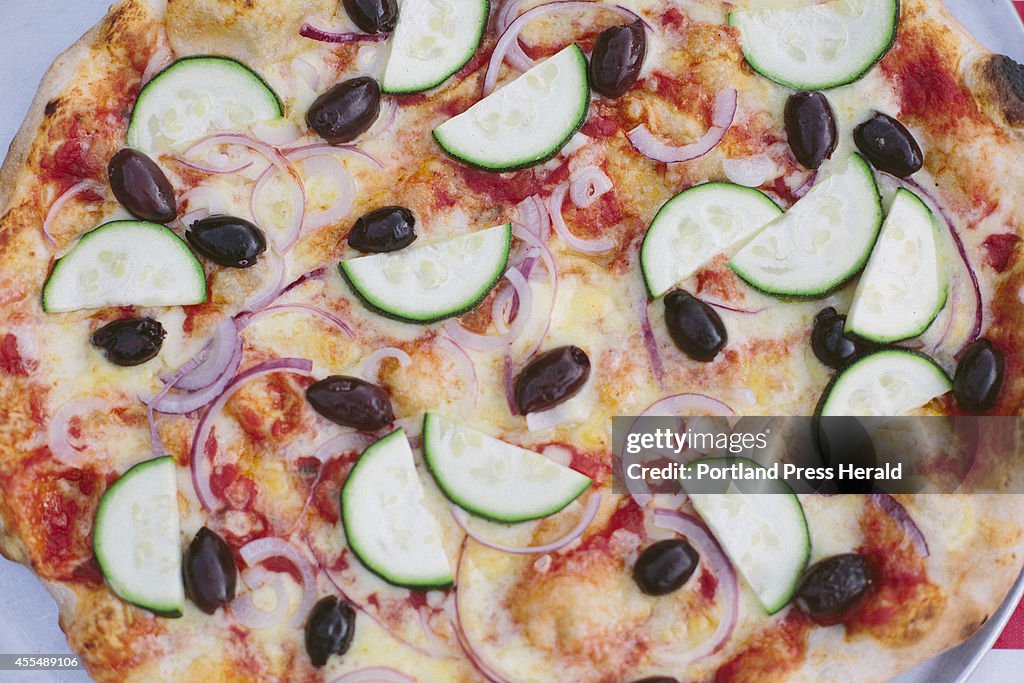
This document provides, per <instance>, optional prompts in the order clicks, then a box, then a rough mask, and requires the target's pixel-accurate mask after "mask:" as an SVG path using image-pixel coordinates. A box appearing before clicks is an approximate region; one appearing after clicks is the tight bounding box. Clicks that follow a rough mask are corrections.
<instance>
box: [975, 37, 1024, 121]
mask: <svg viewBox="0 0 1024 683" xmlns="http://www.w3.org/2000/svg"><path fill="white" fill-rule="evenodd" d="M979 75H980V77H981V81H982V85H983V88H984V89H985V91H986V92H985V93H984V94H985V95H986V96H987V97H986V99H989V100H990V103H991V104H992V105H994V106H995V107H996V108H997V109H998V110H999V111H1000V113H1002V115H1003V116H1004V117H1005V118H1006V122H1007V123H1008V124H1010V125H1011V126H1014V127H1016V128H1021V127H1024V65H1021V64H1019V63H1017V62H1015V61H1014V60H1013V59H1011V58H1009V57H1007V56H1006V55H990V56H989V57H987V58H985V59H984V60H983V61H982V63H981V65H980V69H979Z"/></svg>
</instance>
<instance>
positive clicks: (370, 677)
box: [331, 666, 416, 683]
mask: <svg viewBox="0 0 1024 683" xmlns="http://www.w3.org/2000/svg"><path fill="white" fill-rule="evenodd" d="M331 683H416V680H415V679H414V678H410V677H409V676H406V675H405V674H404V673H402V672H400V671H396V670H394V669H389V668H387V667H383V666H374V667H369V668H366V669H357V670H356V671H350V672H348V673H346V674H342V675H340V676H338V677H337V678H335V679H334V680H332V681H331Z"/></svg>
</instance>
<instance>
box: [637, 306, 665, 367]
mask: <svg viewBox="0 0 1024 683" xmlns="http://www.w3.org/2000/svg"><path fill="white" fill-rule="evenodd" d="M638 305H639V307H640V332H641V334H643V337H644V347H646V349H647V355H648V356H649V357H650V359H651V370H652V371H653V372H654V377H655V379H657V380H658V382H659V383H661V381H662V380H663V379H664V378H665V364H664V363H663V362H662V360H661V352H660V351H659V350H658V340H657V338H656V337H655V336H654V329H653V328H652V327H651V316H650V314H649V313H648V311H647V306H648V302H647V295H646V294H643V295H641V296H640V301H639V302H638Z"/></svg>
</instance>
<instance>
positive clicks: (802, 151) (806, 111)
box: [785, 90, 839, 168]
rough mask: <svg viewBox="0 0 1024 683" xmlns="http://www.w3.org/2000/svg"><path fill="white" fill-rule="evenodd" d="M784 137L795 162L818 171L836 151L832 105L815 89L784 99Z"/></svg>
mask: <svg viewBox="0 0 1024 683" xmlns="http://www.w3.org/2000/svg"><path fill="white" fill-rule="evenodd" d="M785 121H786V137H787V138H788V139H789V148H790V149H792V150H793V156H795V157H796V160H797V161H799V162H800V163H801V164H803V165H804V166H806V167H807V168H818V167H819V166H821V164H822V162H823V161H825V159H828V158H829V157H830V156H832V152H834V151H836V143H837V141H838V139H839V136H838V135H837V133H836V117H835V113H833V111H832V106H831V105H830V104H829V103H828V100H827V99H826V98H825V96H824V95H823V94H821V93H820V92H818V91H816V90H803V91H801V92H797V93H793V94H792V95H790V96H789V99H788V100H786V112H785Z"/></svg>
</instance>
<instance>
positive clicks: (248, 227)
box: [185, 216, 267, 268]
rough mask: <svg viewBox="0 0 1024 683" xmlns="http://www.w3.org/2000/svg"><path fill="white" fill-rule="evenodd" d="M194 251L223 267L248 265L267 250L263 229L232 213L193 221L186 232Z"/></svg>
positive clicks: (254, 263)
mask: <svg viewBox="0 0 1024 683" xmlns="http://www.w3.org/2000/svg"><path fill="white" fill-rule="evenodd" d="M185 239H187V240H188V242H189V244H191V245H192V246H193V247H194V248H195V250H196V251H198V252H199V253H200V254H202V255H203V256H205V257H206V258H208V259H210V260H211V261H213V262H214V263H216V264H218V265H221V266H224V267H225V268H250V267H252V266H254V265H256V260H257V259H258V258H259V255H260V254H262V253H263V252H264V251H266V250H267V238H266V237H265V236H264V235H263V231H262V230H260V229H259V228H257V227H256V226H255V225H253V224H252V223H250V222H249V221H247V220H243V219H241V218H235V217H234V216H209V217H208V218H203V219H201V220H198V221H196V222H195V223H193V224H192V225H191V226H189V229H188V232H186V233H185Z"/></svg>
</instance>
